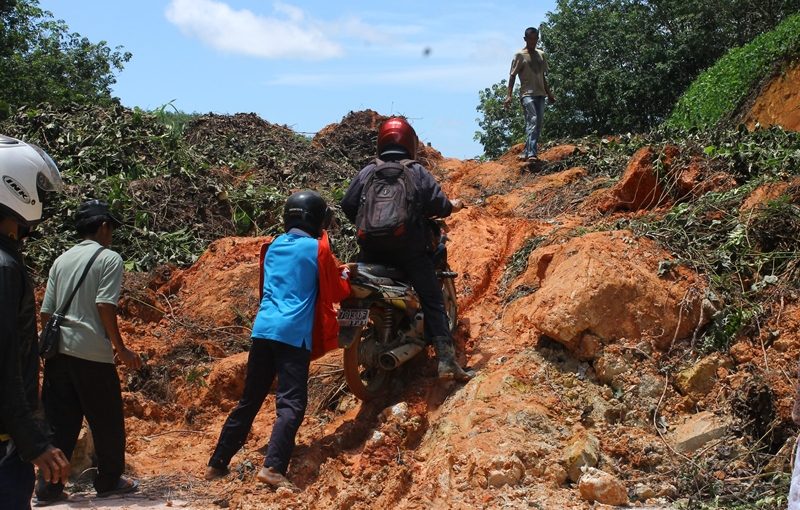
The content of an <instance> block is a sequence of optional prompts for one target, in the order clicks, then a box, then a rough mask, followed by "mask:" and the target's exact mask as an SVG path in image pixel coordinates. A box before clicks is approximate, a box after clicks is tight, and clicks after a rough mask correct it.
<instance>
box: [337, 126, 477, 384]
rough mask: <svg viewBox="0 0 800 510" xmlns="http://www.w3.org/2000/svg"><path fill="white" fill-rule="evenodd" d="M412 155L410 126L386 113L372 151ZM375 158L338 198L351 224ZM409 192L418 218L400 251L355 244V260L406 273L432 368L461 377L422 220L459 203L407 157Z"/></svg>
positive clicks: (385, 157) (386, 156)
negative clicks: (419, 214) (429, 347)
mask: <svg viewBox="0 0 800 510" xmlns="http://www.w3.org/2000/svg"><path fill="white" fill-rule="evenodd" d="M416 154H417V134H416V132H415V131H414V128H412V127H411V125H410V124H409V123H408V122H407V121H406V120H405V119H403V118H400V117H392V118H390V119H388V120H386V121H385V122H384V123H383V124H381V126H380V128H379V131H378V155H379V156H380V158H381V160H382V161H402V160H413V159H414V158H416ZM376 167H377V165H376V163H375V162H372V163H370V164H369V165H367V166H366V167H364V168H363V169H362V170H361V171H360V172H359V173H358V175H356V177H355V178H354V179H353V180H352V182H351V183H350V187H349V188H348V189H347V193H345V196H344V198H343V199H342V203H341V205H342V211H343V212H344V214H345V215H346V216H347V218H348V219H349V220H350V221H351V222H353V223H356V217H357V215H358V210H359V208H360V207H361V205H362V203H361V195H362V192H363V190H364V185H365V184H366V182H367V181H368V179H369V178H370V176H371V175H372V174H373V173H374V170H375V169H376ZM408 171H410V172H411V181H412V183H413V185H414V188H415V190H414V194H415V197H416V198H415V200H416V202H417V204H415V207H418V208H419V209H421V212H422V216H423V217H422V218H417V220H418V221H416V222H414V223H413V224H412V225H411V226H410V228H409V230H408V232H407V233H406V234H405V237H404V241H405V247H404V249H402V250H397V249H391V250H387V249H381V248H380V247H374V246H369V245H368V244H366V243H364V242H362V243H361V252H360V253H359V260H360V261H361V262H367V263H375V264H387V265H391V266H395V267H397V268H399V269H401V270H402V271H403V272H405V273H406V274H407V275H408V278H409V280H410V282H411V285H412V286H413V287H414V290H416V291H417V294H419V297H420V300H421V301H422V312H423V313H424V314H425V336H426V337H428V339H429V340H430V341H431V343H432V344H433V348H434V349H435V350H436V357H437V358H438V360H439V365H438V373H439V378H441V379H455V380H458V381H467V380H469V379H470V378H471V377H472V375H473V374H472V373H471V372H465V371H464V370H463V369H462V368H461V367H460V366H459V365H458V364H457V363H456V361H455V350H454V348H453V338H452V336H451V333H450V328H449V326H448V321H447V313H446V312H445V308H444V296H443V295H442V287H441V283H440V282H439V280H438V278H437V277H436V268H435V267H434V262H433V257H432V254H431V245H432V243H431V232H430V228H429V227H428V224H427V221H426V220H427V219H428V218H437V217H438V218H444V217H446V216H450V214H451V213H453V212H455V211H458V210H460V209H461V208H462V207H464V205H463V203H462V202H461V200H458V199H456V200H448V198H447V196H446V195H445V194H444V192H443V191H442V189H441V188H440V187H439V184H438V183H437V182H436V179H434V178H433V175H431V174H430V172H428V171H427V170H426V169H425V167H423V166H422V165H420V164H419V163H417V162H413V163H412V164H410V166H409V167H408Z"/></svg>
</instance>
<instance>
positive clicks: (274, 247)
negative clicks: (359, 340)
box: [252, 229, 319, 351]
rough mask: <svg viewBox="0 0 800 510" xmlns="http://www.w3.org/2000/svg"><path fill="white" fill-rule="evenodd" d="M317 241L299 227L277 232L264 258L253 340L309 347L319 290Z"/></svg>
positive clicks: (309, 348)
mask: <svg viewBox="0 0 800 510" xmlns="http://www.w3.org/2000/svg"><path fill="white" fill-rule="evenodd" d="M318 249H319V241H318V240H317V239H315V238H313V237H311V236H309V235H308V234H306V233H305V232H303V231H302V230H300V229H291V230H290V231H289V232H288V233H286V234H283V235H281V236H278V237H277V238H276V239H275V240H274V241H273V242H272V244H270V246H269V250H267V256H266V257H265V258H264V295H263V297H262V298H261V305H260V306H259V309H258V313H257V314H256V319H255V321H254V322H253V333H252V337H253V339H254V340H259V339H262V340H275V341H278V342H282V343H285V344H288V345H292V346H294V347H303V348H305V349H308V350H309V351H310V350H311V332H312V329H313V326H314V307H315V306H316V301H317V293H318V292H319V265H318V262H317V252H318Z"/></svg>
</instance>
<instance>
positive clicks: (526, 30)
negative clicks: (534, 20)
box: [525, 27, 539, 37]
mask: <svg viewBox="0 0 800 510" xmlns="http://www.w3.org/2000/svg"><path fill="white" fill-rule="evenodd" d="M530 32H533V33H534V34H536V35H539V29H538V28H533V27H528V28H526V29H525V37H528V34H529V33H530Z"/></svg>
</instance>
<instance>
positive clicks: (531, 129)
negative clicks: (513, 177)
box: [504, 27, 556, 162]
mask: <svg viewBox="0 0 800 510" xmlns="http://www.w3.org/2000/svg"><path fill="white" fill-rule="evenodd" d="M524 39H525V47H524V48H522V49H521V50H519V51H518V52H517V53H516V54H515V55H514V60H513V61H512V62H511V72H510V73H509V76H508V95H507V96H506V99H505V101H504V105H505V106H506V108H508V106H509V105H510V104H511V100H512V98H513V95H514V83H515V81H516V77H517V76H519V81H520V95H521V98H520V100H521V102H522V110H523V113H524V115H525V149H524V150H523V151H522V154H521V155H520V159H523V160H527V161H530V162H535V161H537V154H538V153H537V150H536V145H537V144H538V142H539V134H540V133H541V132H542V121H543V120H544V98H545V96H547V99H548V100H549V101H550V102H551V103H555V101H556V98H555V96H554V95H553V93H552V92H550V86H549V85H548V84H547V60H546V59H545V58H544V52H543V51H542V50H538V49H536V44H537V43H538V42H539V30H537V29H535V28H533V27H528V28H526V29H525V37H524Z"/></svg>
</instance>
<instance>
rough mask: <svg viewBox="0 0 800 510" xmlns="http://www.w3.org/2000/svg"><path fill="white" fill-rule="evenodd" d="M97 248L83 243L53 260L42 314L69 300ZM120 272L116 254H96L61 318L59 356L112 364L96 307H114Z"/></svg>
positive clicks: (91, 243) (102, 252)
mask: <svg viewBox="0 0 800 510" xmlns="http://www.w3.org/2000/svg"><path fill="white" fill-rule="evenodd" d="M99 248H100V244H99V243H97V242H95V241H89V240H86V241H83V242H81V243H79V244H76V245H75V246H73V247H72V248H70V249H69V250H67V251H65V252H64V253H62V254H61V256H59V257H58V258H57V259H56V261H55V262H54V263H53V267H51V268H50V274H49V276H48V278H47V290H45V293H44V300H43V301H42V309H41V311H42V313H47V314H51V315H52V314H54V313H55V312H56V311H57V310H58V309H59V307H60V306H61V305H62V303H64V302H65V301H66V300H67V298H69V295H70V294H71V293H72V291H73V289H74V288H75V286H76V285H77V284H78V280H79V279H80V277H81V275H82V274H83V270H84V269H85V268H86V264H88V263H89V259H91V258H92V255H94V252H96V251H97V250H98V249H99ZM123 270H124V266H123V264H122V257H120V256H119V254H118V253H116V252H115V251H112V250H109V249H105V250H103V251H101V252H100V255H98V256H97V258H96V259H95V261H94V262H93V263H92V267H91V269H90V270H89V273H88V274H87V275H86V279H85V280H84V281H83V283H82V284H81V286H80V288H78V292H76V293H75V297H74V298H73V299H72V303H70V305H69V308H68V309H67V310H66V313H65V314H64V322H63V323H62V326H61V345H60V346H59V349H58V350H59V352H61V353H63V354H67V355H69V356H75V357H76V358H81V359H85V360H89V361H97V362H100V363H114V349H113V347H112V345H111V341H110V340H109V339H108V337H107V335H106V330H105V327H103V323H102V321H101V320H100V312H99V311H98V310H97V304H98V303H107V304H110V305H114V306H117V302H118V301H119V293H120V289H121V287H122V272H123Z"/></svg>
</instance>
